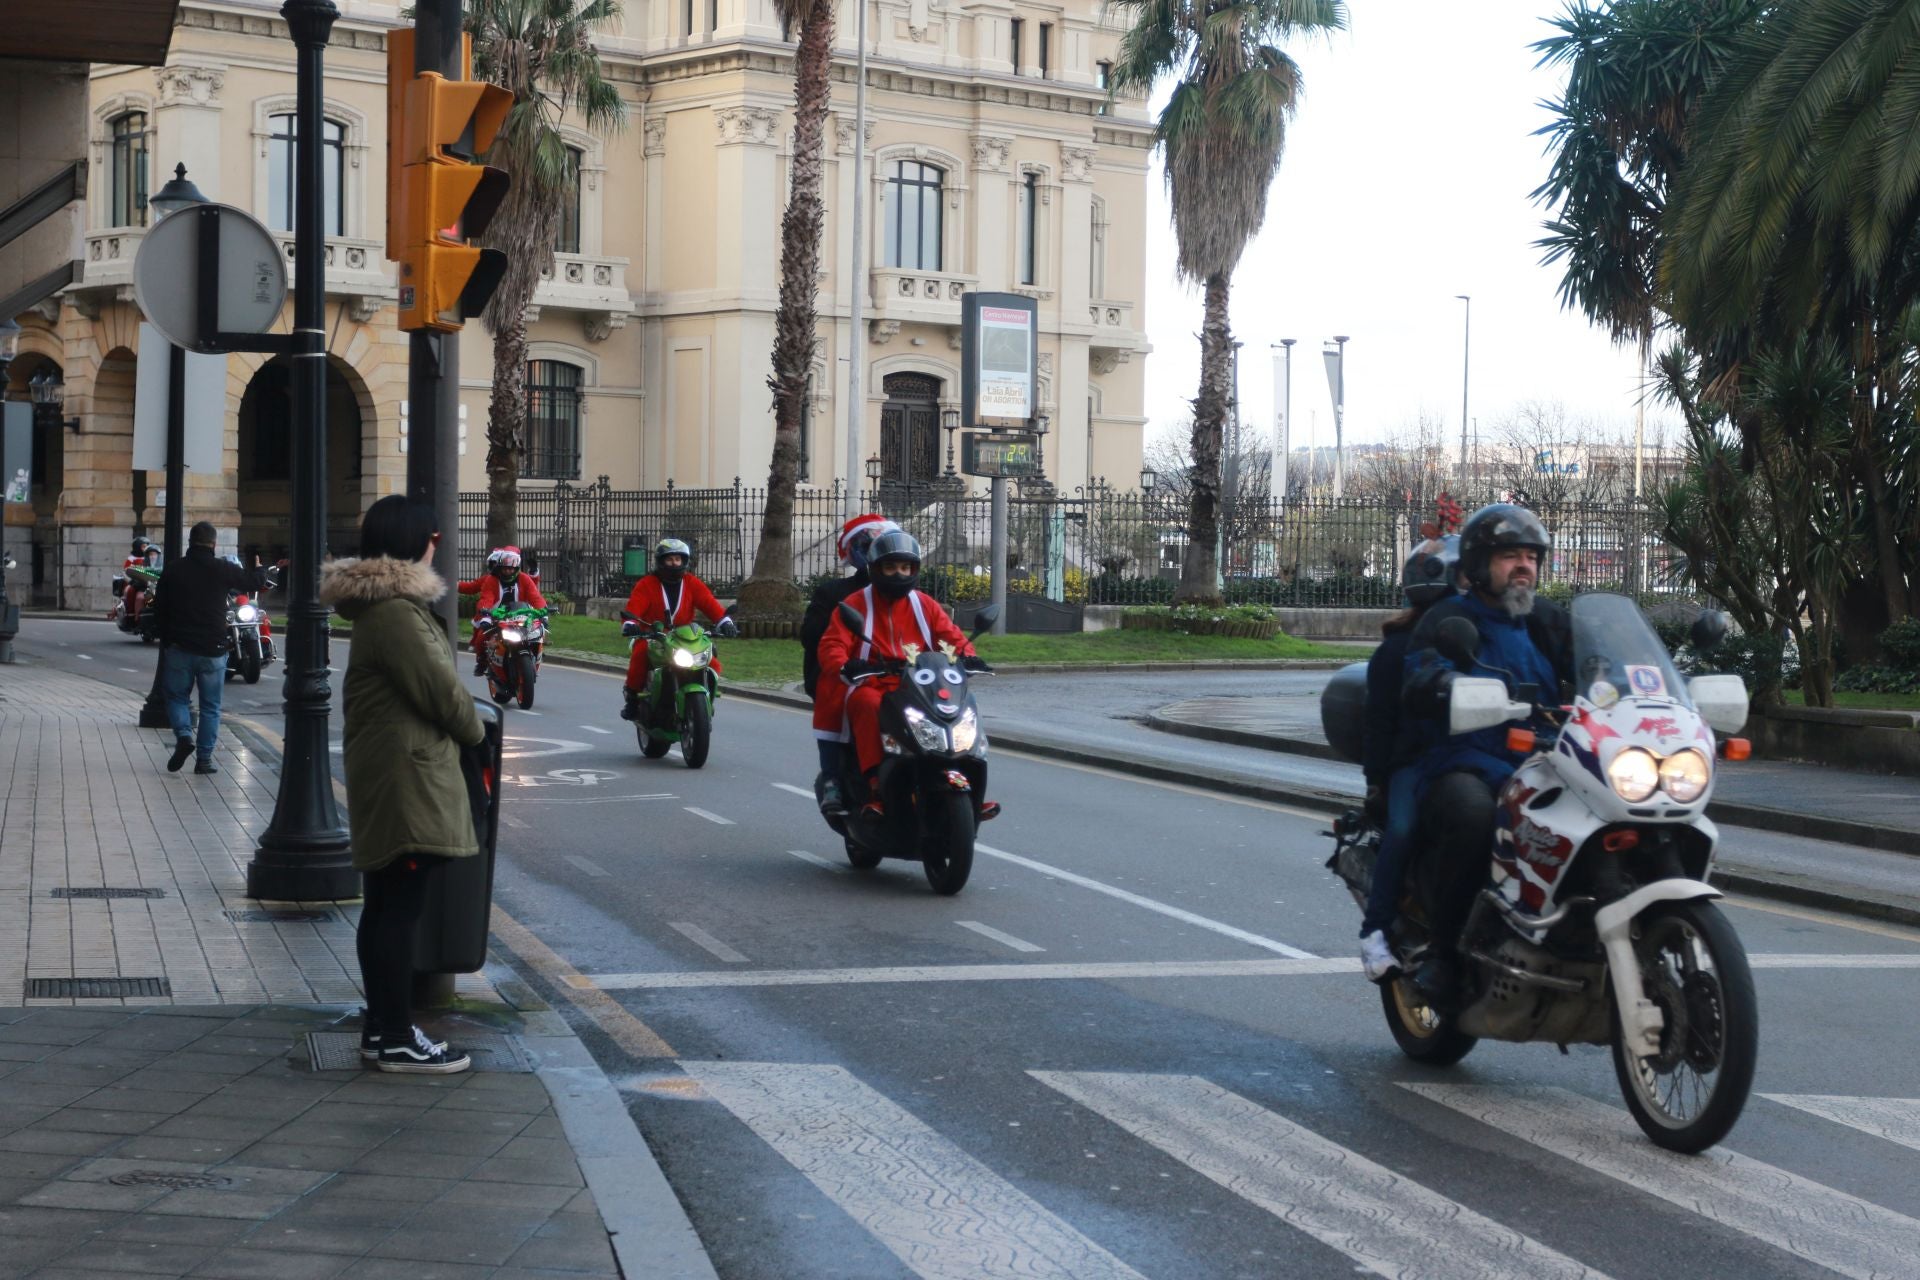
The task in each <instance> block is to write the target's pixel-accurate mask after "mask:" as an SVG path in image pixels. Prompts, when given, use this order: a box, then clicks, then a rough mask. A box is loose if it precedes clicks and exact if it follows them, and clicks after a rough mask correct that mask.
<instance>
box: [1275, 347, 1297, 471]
mask: <svg viewBox="0 0 1920 1280" xmlns="http://www.w3.org/2000/svg"><path fill="white" fill-rule="evenodd" d="M1297 341H1298V339H1297V338H1282V339H1280V341H1279V342H1269V343H1268V344H1267V350H1269V351H1271V350H1273V349H1274V348H1275V347H1279V348H1280V353H1281V363H1280V368H1279V369H1277V370H1276V371H1275V372H1277V373H1278V374H1279V375H1280V376H1279V383H1280V385H1279V386H1278V387H1276V388H1274V397H1273V399H1274V403H1275V404H1276V405H1277V406H1278V407H1279V412H1278V413H1277V414H1276V415H1275V422H1274V424H1273V425H1274V433H1273V434H1274V441H1273V444H1274V454H1273V482H1272V484H1271V485H1270V486H1269V490H1268V491H1269V492H1271V493H1272V494H1273V496H1274V497H1275V498H1276V499H1280V500H1284V499H1285V498H1286V496H1287V460H1288V458H1289V457H1290V456H1291V455H1292V444H1293V440H1292V437H1293V344H1294V343H1295V342H1297Z"/></svg>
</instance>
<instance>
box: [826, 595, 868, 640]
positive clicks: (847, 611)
mask: <svg viewBox="0 0 1920 1280" xmlns="http://www.w3.org/2000/svg"><path fill="white" fill-rule="evenodd" d="M833 611H834V613H836V614H838V615H839V617H840V625H841V626H843V627H845V628H846V629H847V630H849V631H851V632H853V634H855V635H863V634H865V632H866V629H867V620H866V619H865V618H863V617H861V616H860V611H859V610H858V609H856V608H854V607H853V606H852V605H850V604H848V603H847V602H846V601H845V600H842V601H841V602H840V603H839V604H837V605H835V606H834V607H833Z"/></svg>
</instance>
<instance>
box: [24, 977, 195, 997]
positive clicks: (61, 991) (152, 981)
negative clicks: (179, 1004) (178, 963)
mask: <svg viewBox="0 0 1920 1280" xmlns="http://www.w3.org/2000/svg"><path fill="white" fill-rule="evenodd" d="M172 994H173V986H172V984H171V983H169V982H168V981H167V980H166V979H165V978H28V979H27V999H29V1000H124V999H127V998H129V997H139V996H170V995H172Z"/></svg>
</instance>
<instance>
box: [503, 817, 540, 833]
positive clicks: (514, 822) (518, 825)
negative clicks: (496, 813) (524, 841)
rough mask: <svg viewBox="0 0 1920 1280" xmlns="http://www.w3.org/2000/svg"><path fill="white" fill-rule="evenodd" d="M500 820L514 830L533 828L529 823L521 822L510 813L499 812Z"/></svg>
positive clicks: (529, 829)
mask: <svg viewBox="0 0 1920 1280" xmlns="http://www.w3.org/2000/svg"><path fill="white" fill-rule="evenodd" d="M500 821H501V823H502V824H503V825H505V826H509V827H512V828H513V829H514V830H515V831H531V830H532V829H533V827H532V825H531V824H529V823H525V822H522V821H521V820H520V819H518V818H516V817H513V816H512V815H511V814H505V813H503V814H501V815H500Z"/></svg>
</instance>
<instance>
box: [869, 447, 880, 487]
mask: <svg viewBox="0 0 1920 1280" xmlns="http://www.w3.org/2000/svg"><path fill="white" fill-rule="evenodd" d="M867 479H869V480H871V481H873V482H874V483H875V484H878V483H880V455H879V454H877V453H870V454H868V455H867Z"/></svg>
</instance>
